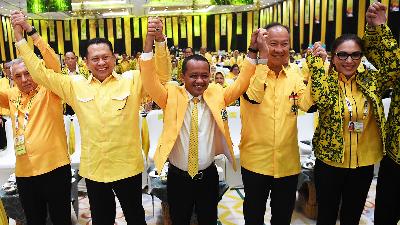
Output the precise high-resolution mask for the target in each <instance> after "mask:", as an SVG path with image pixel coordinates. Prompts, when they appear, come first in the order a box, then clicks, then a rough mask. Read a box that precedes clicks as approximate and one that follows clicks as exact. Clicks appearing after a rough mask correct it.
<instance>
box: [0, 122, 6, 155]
mask: <svg viewBox="0 0 400 225" xmlns="http://www.w3.org/2000/svg"><path fill="white" fill-rule="evenodd" d="M1 120H2V125H0V149H6V147H7V136H6V120H5V119H4V118H1Z"/></svg>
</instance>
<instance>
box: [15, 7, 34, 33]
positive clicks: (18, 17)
mask: <svg viewBox="0 0 400 225" xmlns="http://www.w3.org/2000/svg"><path fill="white" fill-rule="evenodd" d="M11 24H12V25H13V26H15V25H20V26H21V27H22V29H24V31H27V32H30V31H31V30H32V26H31V25H30V24H29V23H28V21H27V17H26V16H25V14H24V13H23V12H21V11H13V12H12V13H11Z"/></svg>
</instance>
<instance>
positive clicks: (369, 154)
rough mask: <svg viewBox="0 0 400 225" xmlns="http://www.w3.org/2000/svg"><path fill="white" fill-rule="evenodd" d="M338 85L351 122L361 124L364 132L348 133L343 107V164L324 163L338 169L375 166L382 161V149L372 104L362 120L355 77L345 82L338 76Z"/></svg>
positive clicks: (361, 106) (361, 101)
mask: <svg viewBox="0 0 400 225" xmlns="http://www.w3.org/2000/svg"><path fill="white" fill-rule="evenodd" d="M339 84H340V89H341V91H342V92H345V93H346V97H347V98H348V99H349V101H350V103H351V105H352V110H353V117H352V118H353V119H352V121H358V122H363V123H364V131H363V132H362V133H356V132H349V129H348V126H349V122H350V114H349V110H348V107H347V106H345V107H344V120H343V131H344V132H343V135H344V145H345V150H344V161H343V163H337V162H333V161H328V160H325V161H324V162H325V163H326V164H328V165H331V166H335V167H340V168H357V167H360V166H369V165H372V164H375V163H377V162H378V161H379V160H381V159H382V156H383V149H382V148H383V147H382V140H381V135H380V133H379V128H378V125H377V123H376V120H375V117H374V115H373V114H374V112H373V110H372V108H371V107H372V103H371V102H369V110H368V116H367V117H366V118H365V119H364V120H363V113H364V96H363V94H362V92H361V90H359V89H358V88H357V84H356V80H355V76H353V77H351V78H350V79H349V80H347V79H346V77H345V76H344V75H342V74H340V75H339ZM343 104H345V103H343Z"/></svg>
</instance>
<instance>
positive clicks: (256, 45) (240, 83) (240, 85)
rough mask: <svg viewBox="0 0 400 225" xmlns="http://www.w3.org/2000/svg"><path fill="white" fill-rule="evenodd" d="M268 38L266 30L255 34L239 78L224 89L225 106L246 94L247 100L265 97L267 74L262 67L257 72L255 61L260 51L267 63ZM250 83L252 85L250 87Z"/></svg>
mask: <svg viewBox="0 0 400 225" xmlns="http://www.w3.org/2000/svg"><path fill="white" fill-rule="evenodd" d="M266 36H267V31H266V30H264V29H258V30H256V31H254V32H253V34H252V36H251V41H250V47H249V52H248V54H247V57H246V59H245V60H244V62H243V63H242V68H241V69H240V73H239V75H238V78H237V79H236V80H235V82H234V83H233V84H232V85H230V86H228V87H227V88H225V89H224V98H225V105H227V106H228V105H230V104H231V103H232V102H233V101H235V100H236V99H238V98H239V97H240V96H241V95H242V94H244V97H245V98H250V99H257V100H258V99H260V98H261V96H263V95H264V82H265V77H266V75H267V73H264V72H263V68H262V67H261V66H262V65H259V66H257V69H258V72H256V65H255V62H254V61H255V59H256V58H257V51H260V58H262V59H263V60H264V61H266V58H267V56H266V55H267V53H268V47H267V45H266V44H265V43H266V38H267V37H266ZM253 75H254V76H253ZM250 80H251V81H250ZM250 82H251V84H252V85H251V86H250V87H249V85H250ZM249 89H250V90H249ZM246 90H247V92H246ZM245 92H246V93H245Z"/></svg>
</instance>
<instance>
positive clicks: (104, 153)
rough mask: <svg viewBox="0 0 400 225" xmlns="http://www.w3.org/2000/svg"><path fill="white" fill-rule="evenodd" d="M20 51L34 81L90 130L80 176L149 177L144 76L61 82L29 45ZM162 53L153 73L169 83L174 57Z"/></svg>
mask: <svg viewBox="0 0 400 225" xmlns="http://www.w3.org/2000/svg"><path fill="white" fill-rule="evenodd" d="M17 48H18V49H19V51H20V53H21V57H22V58H23V59H24V60H25V61H26V62H27V63H26V67H27V68H28V70H29V72H30V74H31V76H32V77H33V79H34V80H35V81H36V82H37V83H39V84H42V85H44V86H46V87H47V88H49V89H50V90H51V91H53V92H54V93H56V94H57V95H58V96H60V97H61V98H62V99H63V100H64V101H65V102H66V103H67V104H69V105H70V106H72V108H73V109H74V110H75V113H76V115H77V116H78V119H79V123H80V126H81V127H82V128H84V129H81V140H82V145H81V149H82V152H81V162H80V170H79V173H80V175H81V176H82V177H85V178H88V179H90V180H93V181H97V182H113V181H117V180H120V179H124V178H128V177H131V176H134V175H137V174H139V173H140V172H142V171H143V169H144V164H143V156H142V150H141V146H140V135H139V132H140V131H139V117H138V116H139V106H140V103H141V98H142V96H143V94H144V93H143V88H142V82H141V80H140V77H139V71H130V72H129V73H126V74H123V75H119V74H116V73H113V74H112V75H111V76H109V77H107V79H105V80H104V81H103V82H100V81H98V80H97V79H96V78H94V77H93V76H92V75H90V76H89V79H88V80H86V79H85V78H84V77H82V76H60V74H59V73H55V72H53V71H52V70H48V69H46V68H45V67H44V65H42V64H41V63H40V61H39V59H38V58H37V57H36V56H35V54H34V52H33V51H32V49H30V48H29V47H28V45H27V43H26V42H25V41H20V42H18V43H17ZM156 50H157V52H156V56H155V58H156V61H157V62H158V63H157V64H156V66H155V67H153V68H155V69H156V71H157V73H158V74H159V76H160V80H161V81H162V82H166V81H168V80H169V71H170V67H171V64H170V61H169V60H168V61H166V60H165V58H166V57H169V52H168V49H167V46H165V45H162V44H156ZM49 108H51V107H49ZM60 115H61V113H60ZM64 133H65V132H64ZM39 140H41V139H39ZM41 141H43V140H41Z"/></svg>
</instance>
